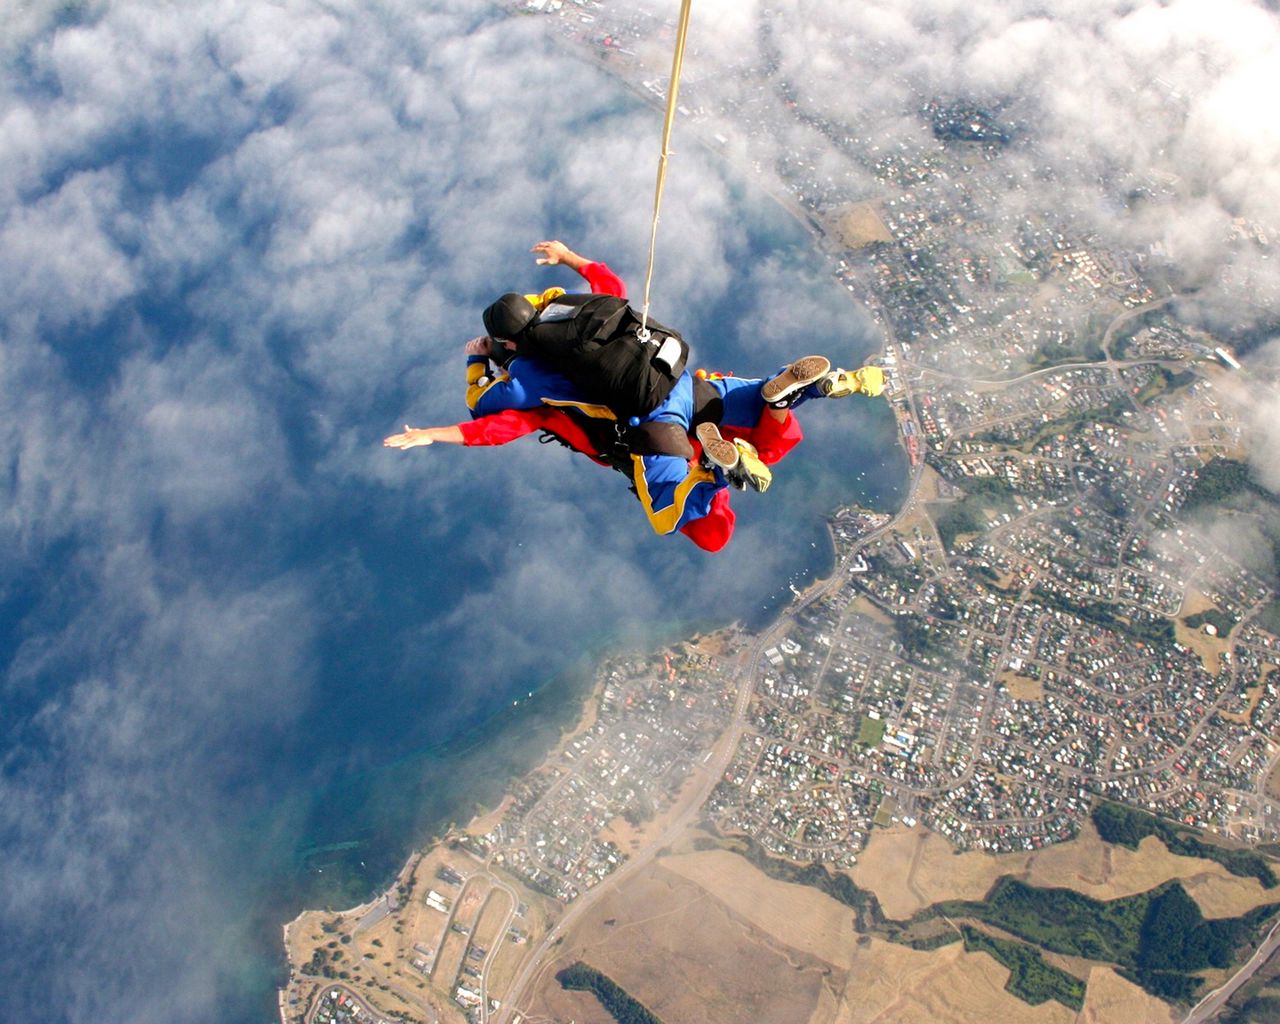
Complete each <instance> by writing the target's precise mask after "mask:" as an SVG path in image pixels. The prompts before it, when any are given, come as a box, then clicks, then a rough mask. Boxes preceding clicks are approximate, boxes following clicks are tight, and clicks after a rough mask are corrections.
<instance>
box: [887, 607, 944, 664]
mask: <svg viewBox="0 0 1280 1024" xmlns="http://www.w3.org/2000/svg"><path fill="white" fill-rule="evenodd" d="M893 628H894V629H895V630H896V631H897V633H898V642H899V643H900V644H902V646H903V648H904V649H905V651H906V652H907V657H908V658H910V659H913V660H917V661H922V662H926V663H933V662H936V661H937V660H938V659H942V658H948V657H950V656H951V654H952V653H953V648H952V645H951V644H950V643H949V642H948V639H947V630H945V629H941V628H939V627H938V626H937V625H936V624H933V625H930V624H929V623H928V622H926V621H925V619H924V617H923V616H921V615H917V614H915V613H914V612H907V613H906V614H905V615H899V616H897V617H896V618H895V619H894V620H893Z"/></svg>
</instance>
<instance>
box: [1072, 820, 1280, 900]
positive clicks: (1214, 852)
mask: <svg viewBox="0 0 1280 1024" xmlns="http://www.w3.org/2000/svg"><path fill="white" fill-rule="evenodd" d="M1091 816H1092V818H1093V825H1094V828H1096V829H1097V830H1098V835H1100V836H1101V837H1102V838H1103V840H1104V841H1105V842H1108V843H1114V844H1116V845H1118V846H1127V847H1128V848H1129V849H1131V850H1136V849H1137V848H1138V844H1139V843H1140V842H1142V840H1144V839H1145V838H1146V837H1147V836H1155V837H1156V838H1157V839H1159V840H1160V842H1162V843H1164V845H1165V846H1167V847H1168V848H1169V851H1170V852H1171V853H1176V854H1179V855H1180V856H1183V857H1199V858H1200V859H1202V860H1211V861H1215V862H1217V863H1218V864H1221V865H1222V866H1223V867H1224V868H1226V869H1227V870H1228V871H1229V872H1231V874H1233V875H1237V876H1238V877H1240V878H1256V879H1257V880H1258V881H1259V882H1261V883H1262V886H1263V888H1265V889H1274V888H1275V886H1276V883H1277V881H1278V880H1277V878H1276V874H1275V872H1274V871H1273V870H1272V867H1271V863H1270V861H1268V860H1267V858H1266V857H1264V856H1263V855H1262V854H1260V853H1258V852H1257V851H1256V850H1238V849H1229V848H1227V847H1225V846H1218V845H1216V844H1214V843H1206V842H1203V841H1201V840H1200V839H1199V838H1197V836H1196V835H1195V833H1194V832H1192V831H1190V830H1189V829H1187V828H1185V827H1183V826H1180V825H1175V824H1173V823H1172V822H1168V821H1165V820H1164V819H1162V818H1157V817H1156V816H1155V815H1154V814H1148V813H1147V812H1146V811H1140V810H1138V809H1137V808H1136V807H1125V806H1124V805H1123V804H1113V803H1108V802H1105V801H1104V802H1101V803H1099V804H1098V805H1097V806H1096V807H1095V808H1094V809H1093V813H1092V815H1091Z"/></svg>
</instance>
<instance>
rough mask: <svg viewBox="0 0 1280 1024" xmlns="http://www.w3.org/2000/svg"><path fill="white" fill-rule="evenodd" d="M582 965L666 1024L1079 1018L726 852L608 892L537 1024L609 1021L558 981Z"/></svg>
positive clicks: (970, 959) (980, 966)
mask: <svg viewBox="0 0 1280 1024" xmlns="http://www.w3.org/2000/svg"><path fill="white" fill-rule="evenodd" d="M576 960H583V961H585V962H586V963H589V964H591V965H592V966H593V967H596V968H598V969H599V970H601V971H603V972H604V973H605V974H607V975H608V976H609V977H611V978H612V979H613V980H614V981H616V982H617V983H618V984H619V985H621V986H622V987H623V988H624V989H625V990H626V991H627V992H629V993H630V994H631V995H633V996H634V997H635V998H636V999H638V1000H640V1002H642V1003H643V1004H644V1005H645V1006H647V1007H648V1008H649V1009H650V1010H652V1011H653V1012H654V1013H655V1014H657V1015H658V1016H659V1017H660V1018H662V1019H663V1020H664V1021H666V1022H667V1024H684V1022H694V1021H696V1022H698V1024H702V1022H706V1024H742V1022H747V1021H750V1022H753V1024H756V1022H759V1024H862V1022H872V1021H875V1022H879V1024H916V1022H918V1024H926V1022H927V1024H972V1022H976V1021H997V1020H998V1021H1005V1022H1009V1024H1015V1022H1017V1024H1024V1022H1025V1024H1071V1022H1072V1021H1074V1020H1075V1019H1076V1014H1075V1013H1073V1012H1072V1011H1070V1010H1068V1009H1066V1008H1065V1007H1063V1006H1061V1005H1059V1004H1057V1003H1047V1004H1045V1005H1043V1006H1038V1007H1031V1006H1028V1005H1027V1004H1025V1003H1023V1002H1022V1001H1021V1000H1019V999H1017V998H1016V997H1014V996H1012V995H1010V994H1009V993H1008V992H1005V991H1004V986H1005V984H1006V982H1007V981H1008V977H1009V972H1008V970H1007V969H1006V968H1004V967H1002V966H1001V965H999V964H998V963H996V961H995V960H993V959H992V958H991V957H989V956H987V955H986V954H984V953H972V954H971V953H966V952H964V949H963V947H962V946H961V945H960V944H958V943H957V944H953V945H951V946H947V947H944V948H943V949H940V950H936V951H934V952H917V951H915V950H911V949H908V948H906V947H904V946H897V945H893V944H891V943H887V942H883V941H880V940H878V939H872V938H869V937H860V936H858V935H856V934H854V932H853V915H852V913H851V912H850V911H849V909H848V908H846V907H844V906H842V905H841V904H839V903H837V902H836V901H835V900H832V899H830V898H829V897H827V896H825V895H823V894H822V893H819V892H817V891H815V890H813V889H810V888H809V887H807V886H799V885H792V884H789V883H786V882H779V881H777V880H775V879H771V878H769V877H767V876H766V875H765V874H764V873H763V872H761V871H760V870H759V869H757V868H755V867H753V866H752V865H751V864H749V863H748V862H747V861H746V860H744V859H743V858H741V857H739V856H737V855H736V854H733V853H729V852H727V851H707V852H700V853H693V854H678V855H674V856H669V857H666V858H663V860H662V861H661V862H660V863H659V864H657V865H653V866H651V867H649V868H648V869H647V870H646V871H645V872H644V873H643V874H642V875H639V876H637V877H635V878H634V879H629V880H628V881H627V882H626V883H625V884H624V885H623V887H622V889H621V890H615V891H612V892H608V893H607V894H606V895H604V896H603V897H602V899H601V902H600V904H599V905H597V906H595V907H593V908H592V909H591V911H590V913H589V915H588V916H587V918H585V919H584V920H583V921H581V922H580V923H579V924H578V925H577V926H576V927H575V928H574V929H573V931H572V933H571V934H570V935H569V936H568V937H567V938H566V940H565V943H564V946H563V948H562V950H561V952H560V954H559V956H558V957H557V960H556V962H555V964H553V965H551V966H550V967H549V969H548V970H547V971H545V972H544V973H543V975H542V977H541V979H540V981H541V984H540V987H539V989H538V991H537V992H536V993H535V995H534V998H533V1002H532V1004H531V1011H532V1012H531V1013H530V1015H529V1019H530V1020H558V1021H568V1020H575V1021H577V1022H578V1024H611V1022H610V1021H609V1018H608V1017H606V1016H602V1015H601V1011H600V1009H599V1006H598V1004H596V1002H595V1000H594V999H592V998H590V997H586V996H583V995H582V994H578V993H565V992H563V991H561V990H560V987H559V985H558V984H557V983H556V982H555V980H554V977H553V975H554V971H555V970H558V969H559V968H560V967H562V966H565V965H566V964H569V963H572V962H574V961H576ZM1139 1019H1141V1018H1134V1020H1135V1021H1136V1020H1139ZM1154 1019H1155V1018H1153V1020H1154Z"/></svg>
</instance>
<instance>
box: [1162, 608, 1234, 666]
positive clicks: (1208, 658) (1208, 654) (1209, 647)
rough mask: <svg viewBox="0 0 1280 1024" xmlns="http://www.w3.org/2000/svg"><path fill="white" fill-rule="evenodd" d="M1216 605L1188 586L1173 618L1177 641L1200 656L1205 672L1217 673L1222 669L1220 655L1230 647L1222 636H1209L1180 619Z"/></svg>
mask: <svg viewBox="0 0 1280 1024" xmlns="http://www.w3.org/2000/svg"><path fill="white" fill-rule="evenodd" d="M1217 607H1218V606H1217V605H1216V604H1214V603H1213V601H1212V600H1210V599H1209V598H1208V597H1206V596H1205V595H1204V594H1202V593H1200V591H1198V590H1191V589H1189V588H1188V590H1187V593H1186V596H1185V597H1183V599H1182V608H1181V610H1179V612H1178V614H1177V616H1176V617H1175V618H1174V620H1173V630H1174V634H1175V636H1176V638H1177V640H1178V643H1180V644H1183V645H1184V646H1186V647H1190V648H1191V649H1192V650H1193V651H1195V652H1196V654H1198V655H1199V656H1200V663H1201V664H1202V665H1204V670H1205V671H1206V672H1209V673H1212V674H1213V675H1215V676H1216V675H1217V674H1218V673H1219V672H1221V671H1222V655H1223V653H1224V652H1225V651H1228V650H1230V649H1231V645H1230V644H1229V643H1228V642H1227V638H1226V637H1224V636H1210V635H1209V634H1208V633H1206V632H1205V631H1204V630H1203V629H1189V628H1188V627H1187V626H1186V625H1184V624H1183V622H1182V620H1183V619H1185V618H1188V617H1190V616H1192V615H1198V614H1200V613H1201V612H1204V611H1209V610H1210V609H1211V608H1217Z"/></svg>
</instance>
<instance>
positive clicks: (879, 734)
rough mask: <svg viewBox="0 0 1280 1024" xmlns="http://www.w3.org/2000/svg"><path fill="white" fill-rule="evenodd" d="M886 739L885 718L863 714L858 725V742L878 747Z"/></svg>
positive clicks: (865, 745) (866, 745)
mask: <svg viewBox="0 0 1280 1024" xmlns="http://www.w3.org/2000/svg"><path fill="white" fill-rule="evenodd" d="M883 739H884V719H882V718H869V717H867V716H866V715H863V716H862V724H861V725H860V726H859V727H858V742H859V743H860V744H861V745H862V746H864V747H878V746H879V745H880V741H881V740H883Z"/></svg>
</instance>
